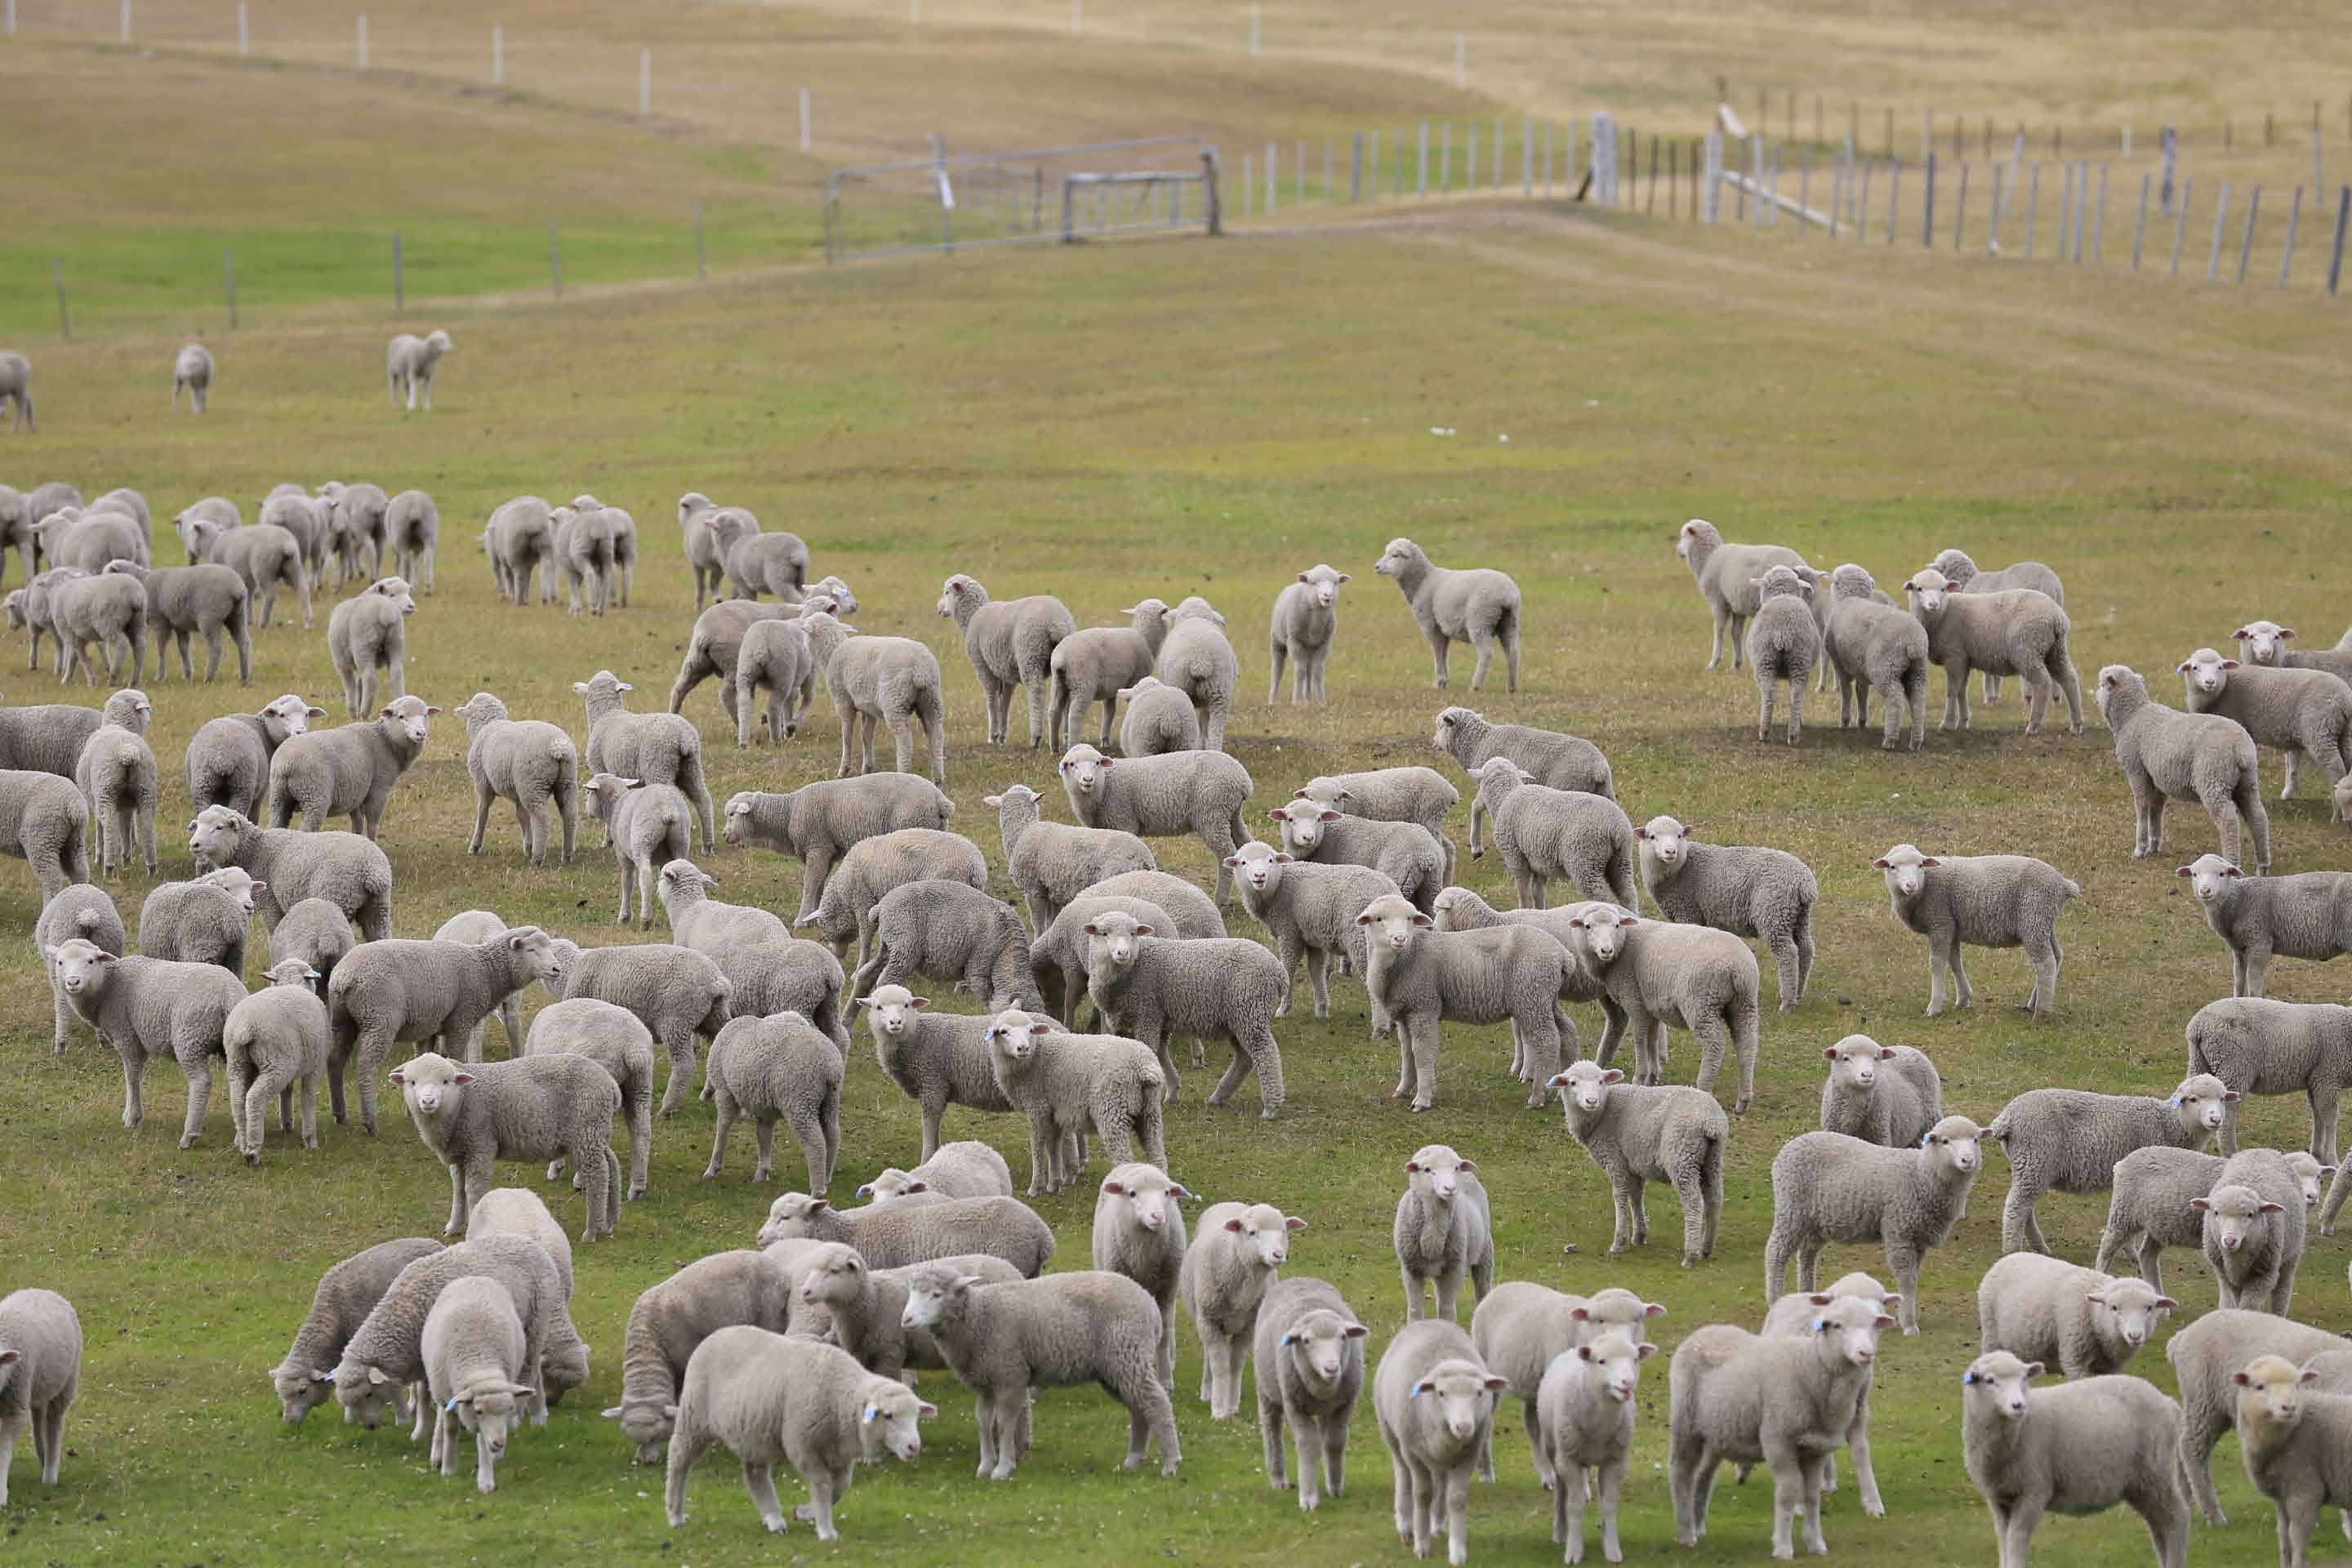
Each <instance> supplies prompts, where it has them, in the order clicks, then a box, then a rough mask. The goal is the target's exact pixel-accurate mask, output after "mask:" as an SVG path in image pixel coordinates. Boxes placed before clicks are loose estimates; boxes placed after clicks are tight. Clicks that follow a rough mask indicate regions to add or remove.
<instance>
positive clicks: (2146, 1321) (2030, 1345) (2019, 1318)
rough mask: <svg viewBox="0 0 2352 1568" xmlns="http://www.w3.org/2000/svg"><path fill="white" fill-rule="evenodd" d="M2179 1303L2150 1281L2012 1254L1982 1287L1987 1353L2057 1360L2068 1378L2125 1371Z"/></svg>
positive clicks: (1980, 1316) (1980, 1315)
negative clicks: (2000, 1352)
mask: <svg viewBox="0 0 2352 1568" xmlns="http://www.w3.org/2000/svg"><path fill="white" fill-rule="evenodd" d="M2177 1306H2179V1302H2177V1301H2175V1300H2173V1299H2172V1298H2171V1297H2169V1296H2163V1295H2158V1293H2157V1289H2156V1288H2155V1287H2154V1286H2152V1285H2150V1284H2149V1283H2148V1282H2147V1280H2145V1279H2116V1278H2114V1277H2112V1276H2110V1275H2107V1274H2104V1273H2102V1272H2100V1271H2099V1270H2098V1269H2095V1268H2079V1267H2077V1266H2076V1265H2074V1264H2072V1263H2069V1262H2067V1261H2066V1260H2065V1259H2064V1258H2044V1257H2042V1255H2041V1254H2039V1253H2034V1252H2012V1253H2011V1254H2009V1255H2008V1256H2007V1257H2005V1258H2001V1259H2000V1261H1999V1262H1997V1263H1995V1264H1994V1265H1993V1266H1992V1267H1991V1268H1988V1269H1986V1270H1985V1275H1984V1279H1983V1282H1982V1283H1980V1284H1979V1285H1978V1287H1977V1326H1978V1331H1979V1337H1980V1340H1981V1342H1982V1346H1983V1349H1984V1351H1985V1352H1986V1353H1987V1354H1990V1353H1991V1352H1994V1351H2007V1352H2010V1353H2011V1354H2012V1355H2016V1356H2031V1357H2032V1358H2033V1359H2034V1360H2036V1361H2054V1362H2056V1363H2058V1365H2059V1367H2060V1369H2061V1370H2062V1371H2063V1372H2064V1373H2065V1374H2066V1376H2068V1377H2069V1378H2077V1377H2098V1376H2103V1375H2105V1373H2113V1372H2120V1371H2122V1370H2123V1368H2124V1366H2125V1365H2126V1363H2129V1362H2130V1360H2131V1359H2132V1357H2134V1356H2135V1355H2137V1354H2138V1353H2139V1352H2140V1351H2141V1349H2142V1348H2143V1347H2145V1346H2146V1345H2147V1342H2148V1341H2149V1340H2150V1339H2152V1338H2154V1337H2155V1334H2156V1330H2157V1325H2158V1321H2160V1320H2161V1319H2162V1318H2163V1317H2164V1315H2165V1314H2166V1313H2168V1312H2169V1311H2171V1310H2173V1309H2174V1308H2175V1307H2177Z"/></svg>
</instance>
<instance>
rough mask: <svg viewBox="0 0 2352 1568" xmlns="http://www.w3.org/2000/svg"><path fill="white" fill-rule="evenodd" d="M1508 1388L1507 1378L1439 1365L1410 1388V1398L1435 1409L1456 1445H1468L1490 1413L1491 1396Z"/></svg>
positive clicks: (1461, 1365) (1462, 1365)
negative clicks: (1424, 1400)
mask: <svg viewBox="0 0 2352 1568" xmlns="http://www.w3.org/2000/svg"><path fill="white" fill-rule="evenodd" d="M1510 1386H1511V1384H1510V1380H1509V1379H1508V1378H1503V1377H1495V1376H1491V1375H1489V1374H1488V1373H1487V1372H1486V1368H1484V1367H1482V1366H1479V1365H1477V1364H1476V1363H1472V1362H1466V1361H1446V1362H1440V1363H1437V1364H1436V1365H1435V1366H1433V1367H1432V1368H1430V1369H1429V1375H1427V1376H1426V1377H1424V1378H1423V1379H1422V1380H1421V1381H1420V1382H1419V1383H1416V1384H1413V1385H1412V1397H1413V1398H1415V1399H1427V1400H1429V1401H1430V1402H1431V1403H1432V1404H1433V1405H1436V1406H1437V1418H1438V1420H1440V1421H1441V1422H1443V1423H1444V1426H1445V1429H1446V1431H1447V1432H1449V1433H1451V1434H1452V1435H1453V1436H1454V1440H1455V1441H1456V1442H1465V1443H1466V1442H1468V1441H1469V1440H1470V1439H1471V1437H1473V1436H1475V1435H1476V1433H1477V1431H1478V1426H1479V1424H1480V1423H1481V1422H1484V1421H1486V1420H1487V1419H1488V1418H1489V1417H1490V1416H1491V1415H1493V1413H1494V1409H1495V1396H1496V1394H1500V1393H1502V1391H1503V1390H1505V1389H1507V1388H1508V1387H1510Z"/></svg>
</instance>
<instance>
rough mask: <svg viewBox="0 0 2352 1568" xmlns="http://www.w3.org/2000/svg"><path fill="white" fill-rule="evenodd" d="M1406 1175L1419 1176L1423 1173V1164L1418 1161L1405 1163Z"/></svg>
mask: <svg viewBox="0 0 2352 1568" xmlns="http://www.w3.org/2000/svg"><path fill="white" fill-rule="evenodd" d="M1404 1173H1405V1174H1406V1175H1408V1176H1417V1175H1419V1174H1420V1173H1421V1162H1420V1161H1418V1160H1407V1161H1406V1162H1405V1163H1404Z"/></svg>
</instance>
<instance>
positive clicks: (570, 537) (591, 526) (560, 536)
mask: <svg viewBox="0 0 2352 1568" xmlns="http://www.w3.org/2000/svg"><path fill="white" fill-rule="evenodd" d="M548 520H549V521H550V522H551V524H552V525H553V526H554V529H555V566H556V570H557V571H559V572H561V573H562V575H563V586H564V593H565V596H566V597H567V599H568V600H569V601H570V606H571V613H572V614H573V615H575V616H576V615H578V614H579V613H580V588H581V584H583V583H584V584H587V588H588V613H589V614H590V615H591V616H601V615H603V614H604V606H605V605H606V604H608V603H609V602H611V600H612V599H613V598H614V596H615V595H616V593H617V591H618V590H617V588H616V585H615V583H614V574H615V566H614V540H613V520H612V519H611V518H610V517H607V516H606V515H605V514H604V508H602V507H593V508H591V509H589V510H585V511H583V510H578V509H577V508H573V507H568V506H560V507H557V508H555V509H554V510H552V511H551V512H550V513H549V515H548Z"/></svg>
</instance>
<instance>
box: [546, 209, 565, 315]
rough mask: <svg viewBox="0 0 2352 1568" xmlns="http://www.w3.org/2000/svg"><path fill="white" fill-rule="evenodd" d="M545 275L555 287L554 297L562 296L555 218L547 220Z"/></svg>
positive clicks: (560, 264)
mask: <svg viewBox="0 0 2352 1568" xmlns="http://www.w3.org/2000/svg"><path fill="white" fill-rule="evenodd" d="M547 276H548V280H549V282H551V283H552V284H553V285H554V287H555V297H556V298H557V299H559V300H561V299H562V298H563V252H562V250H561V249H560V248H558V247H557V245H556V240H555V220H554V219H553V218H549V219H548V220H547Z"/></svg>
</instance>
